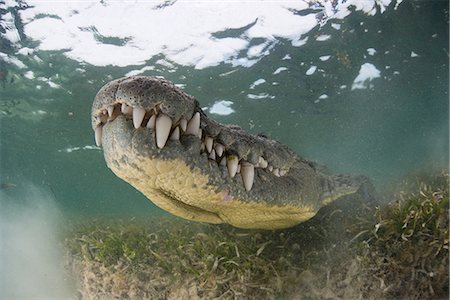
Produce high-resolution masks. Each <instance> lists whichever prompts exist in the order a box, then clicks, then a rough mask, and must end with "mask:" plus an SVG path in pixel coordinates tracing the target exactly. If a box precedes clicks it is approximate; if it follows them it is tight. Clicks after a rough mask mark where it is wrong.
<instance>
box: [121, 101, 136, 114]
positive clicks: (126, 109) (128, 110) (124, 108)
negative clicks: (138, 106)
mask: <svg viewBox="0 0 450 300" xmlns="http://www.w3.org/2000/svg"><path fill="white" fill-rule="evenodd" d="M120 110H121V111H122V113H123V114H124V115H131V114H132V113H133V108H132V107H130V106H128V105H127V104H126V103H122V106H121V107H120Z"/></svg>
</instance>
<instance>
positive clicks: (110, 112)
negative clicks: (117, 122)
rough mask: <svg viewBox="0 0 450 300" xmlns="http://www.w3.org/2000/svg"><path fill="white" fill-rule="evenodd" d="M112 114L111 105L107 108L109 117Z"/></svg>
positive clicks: (112, 107) (112, 108)
mask: <svg viewBox="0 0 450 300" xmlns="http://www.w3.org/2000/svg"><path fill="white" fill-rule="evenodd" d="M113 112H114V106H112V105H110V106H108V115H109V116H110V117H112V114H113Z"/></svg>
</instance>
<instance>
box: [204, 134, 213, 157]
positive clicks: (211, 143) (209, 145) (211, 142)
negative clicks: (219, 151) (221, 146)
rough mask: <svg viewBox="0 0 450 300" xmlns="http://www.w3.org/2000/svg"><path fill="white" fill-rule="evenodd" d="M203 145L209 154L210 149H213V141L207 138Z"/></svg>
mask: <svg viewBox="0 0 450 300" xmlns="http://www.w3.org/2000/svg"><path fill="white" fill-rule="evenodd" d="M205 145H206V150H208V153H209V152H211V150H212V147H213V139H212V138H210V137H209V136H207V137H205Z"/></svg>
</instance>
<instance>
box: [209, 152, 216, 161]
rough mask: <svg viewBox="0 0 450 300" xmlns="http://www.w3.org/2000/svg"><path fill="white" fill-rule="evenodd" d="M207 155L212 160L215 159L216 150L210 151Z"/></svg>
mask: <svg viewBox="0 0 450 300" xmlns="http://www.w3.org/2000/svg"><path fill="white" fill-rule="evenodd" d="M208 157H209V158H210V159H212V160H216V151H211V153H210V154H209V156H208Z"/></svg>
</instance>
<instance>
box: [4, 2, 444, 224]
mask: <svg viewBox="0 0 450 300" xmlns="http://www.w3.org/2000/svg"><path fill="white" fill-rule="evenodd" d="M340 2H341V1H305V2H303V1H298V2H292V1H286V2H281V3H278V2H270V3H268V2H267V3H263V2H255V1H243V2H242V3H237V2H228V1H224V2H222V3H221V4H218V3H214V4H213V3H210V2H205V1H199V2H195V3H191V2H189V1H152V2H137V3H134V2H132V3H131V2H125V1H123V2H122V1H84V2H65V1H61V2H42V1H19V2H15V1H6V2H4V3H0V13H1V19H0V99H1V100H0V101H1V102H0V121H1V124H0V125H1V127H0V183H1V187H2V191H1V193H2V194H0V197H1V199H0V201H2V202H4V203H3V204H2V203H0V204H2V205H3V206H2V207H3V208H4V207H6V206H5V205H6V204H8V205H10V204H11V202H16V203H15V205H19V206H20V205H23V206H28V205H30V204H29V203H28V202H29V201H28V200H27V201H25V200H23V201H22V199H23V197H22V196H21V195H23V191H24V190H27V189H28V188H29V186H30V185H32V186H33V187H37V188H38V189H40V190H43V191H44V192H45V193H46V194H48V195H50V196H49V197H50V198H52V199H54V202H55V204H56V207H57V208H58V209H59V210H60V211H61V212H62V214H63V215H64V216H72V215H82V216H85V215H110V214H119V215H136V214H164V212H162V211H161V210H160V209H158V208H157V207H156V206H154V205H153V204H152V203H151V202H149V201H148V200H147V199H146V198H145V197H144V196H142V195H141V194H140V193H139V192H137V191H135V190H134V189H133V188H132V187H130V186H129V185H128V184H126V183H125V182H123V181H121V180H120V179H118V178H117V177H115V176H114V175H113V174H112V172H110V171H109V169H108V168H107V167H106V165H105V162H104V160H103V156H102V151H101V149H99V148H97V147H95V143H94V135H93V132H92V129H91V127H90V109H91V103H92V100H93V98H94V96H95V94H96V92H97V91H98V89H99V88H100V87H101V86H102V85H103V84H105V83H106V82H108V81H109V80H111V79H113V78H117V77H122V76H125V75H133V74H143V75H156V76H163V77H165V78H167V79H169V80H171V81H173V82H175V83H176V84H179V85H180V86H181V87H183V89H184V90H185V91H186V92H188V93H189V94H191V95H193V96H195V97H196V98H197V99H198V101H199V102H200V103H201V105H202V107H204V108H205V111H206V113H207V114H208V115H209V116H211V117H212V118H214V119H215V120H217V121H219V122H222V123H234V124H238V125H240V126H242V127H243V128H245V129H247V130H249V131H251V132H253V133H259V132H265V133H266V134H268V135H269V136H271V137H273V138H276V139H278V140H279V141H281V142H283V143H285V144H287V145H289V146H290V147H291V148H292V149H294V150H295V151H297V152H298V153H299V154H300V155H302V156H304V157H305V158H307V159H310V160H317V161H318V162H319V163H321V164H324V165H327V166H328V167H329V168H330V169H331V170H332V171H334V172H344V173H353V174H364V175H367V176H369V177H370V178H371V179H372V180H373V181H374V182H375V183H376V185H377V186H378V187H379V188H381V187H383V186H384V185H385V184H389V183H390V182H393V181H395V180H396V179H398V178H400V177H401V176H403V175H405V174H408V173H410V172H415V171H418V170H421V169H427V170H430V169H440V168H447V166H448V163H449V160H448V150H449V149H448V145H449V140H448V131H449V121H448V112H449V108H448V85H449V79H448V67H449V66H448V63H449V54H448V53H449V52H448V38H449V32H448V2H447V1H444V0H443V1H389V0H386V1H369V0H367V1H356V0H355V1H342V2H344V3H340ZM376 3H378V4H376ZM382 3H383V4H382ZM0 216H1V214H0Z"/></svg>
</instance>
